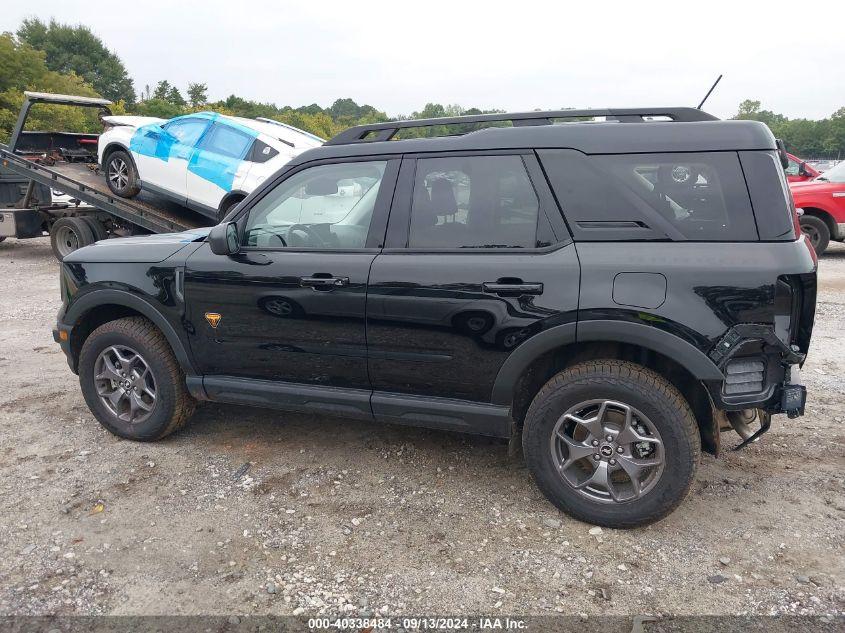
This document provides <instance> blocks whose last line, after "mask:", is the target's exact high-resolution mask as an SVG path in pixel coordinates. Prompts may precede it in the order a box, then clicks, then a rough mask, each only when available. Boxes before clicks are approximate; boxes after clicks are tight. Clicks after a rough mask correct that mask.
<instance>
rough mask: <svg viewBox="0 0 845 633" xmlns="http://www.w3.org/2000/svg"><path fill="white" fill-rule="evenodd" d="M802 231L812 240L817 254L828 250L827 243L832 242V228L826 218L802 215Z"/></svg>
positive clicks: (811, 242)
mask: <svg viewBox="0 0 845 633" xmlns="http://www.w3.org/2000/svg"><path fill="white" fill-rule="evenodd" d="M801 232H802V233H803V234H804V235H805V236H806V237H807V239H808V240H810V244H812V245H813V249H815V251H816V254H817V255H821V254H822V253H824V252H825V250H827V245H828V244H829V243H830V229H829V228H828V226H827V223H826V222H825V221H824V220H822V219H821V218H819V217H816V216H815V215H806V214H804V215H802V216H801Z"/></svg>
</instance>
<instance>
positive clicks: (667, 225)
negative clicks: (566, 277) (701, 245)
mask: <svg viewBox="0 0 845 633" xmlns="http://www.w3.org/2000/svg"><path fill="white" fill-rule="evenodd" d="M540 156H541V159H542V161H543V165H544V166H545V168H546V172H547V173H548V175H549V179H550V181H551V184H552V187H553V189H554V190H555V193H556V194H557V196H558V200H559V201H560V204H561V206H562V207H563V211H564V214H565V215H566V218H567V220H568V222H569V224H570V228H571V229H572V231H573V234H574V235H575V237H576V239H579V240H582V241H590V240H595V241H603V240H613V241H616V240H678V241H684V240H690V241H724V242H732V241H756V240H757V239H758V236H757V227H756V225H755V222H754V215H753V212H752V209H751V203H750V201H749V198H748V191H747V189H746V186H745V180H744V178H743V175H742V169H741V168H740V163H739V159H738V157H737V155H736V153H735V152H700V153H672V154H669V153H666V154H613V155H593V156H587V155H585V154H582V153H581V152H577V151H573V150H549V151H543V152H540Z"/></svg>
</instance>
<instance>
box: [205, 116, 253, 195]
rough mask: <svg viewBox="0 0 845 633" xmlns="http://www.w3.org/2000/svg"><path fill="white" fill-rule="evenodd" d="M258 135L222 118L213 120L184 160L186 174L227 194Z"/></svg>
mask: <svg viewBox="0 0 845 633" xmlns="http://www.w3.org/2000/svg"><path fill="white" fill-rule="evenodd" d="M257 136H258V132H256V131H255V130H251V129H249V128H248V127H246V126H243V125H238V124H237V123H235V122H233V121H230V120H228V119H224V120H222V121H215V122H214V123H213V125H212V127H211V129H210V130H208V132H207V133H206V135H205V137H204V138H203V140H202V142H201V143H200V144H199V147H198V148H197V150H196V151H195V152H194V153H193V154H192V155H191V159H190V160H189V161H188V171H190V172H191V173H193V174H196V175H197V176H199V177H200V178H203V179H205V180H208V181H209V182H212V183H214V184H215V185H217V186H218V187H220V188H221V189H223V190H224V191H231V190H232V185H233V183H234V180H235V174H236V173H237V171H238V168H239V167H240V165H241V163H242V162H243V160H244V158H245V157H246V154H247V152H249V150H250V148H251V147H252V143H253V141H254V140H255V138H256V137H257Z"/></svg>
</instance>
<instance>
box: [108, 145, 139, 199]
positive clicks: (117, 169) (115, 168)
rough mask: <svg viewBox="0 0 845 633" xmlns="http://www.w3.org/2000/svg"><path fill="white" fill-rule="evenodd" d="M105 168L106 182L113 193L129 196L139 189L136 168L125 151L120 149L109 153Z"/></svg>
mask: <svg viewBox="0 0 845 633" xmlns="http://www.w3.org/2000/svg"><path fill="white" fill-rule="evenodd" d="M105 169H106V183H108V186H109V189H111V191H112V193H114V194H115V195H118V196H120V197H121V198H131V197H133V196H137V195H138V192H139V191H141V187H140V186H139V185H138V180H139V179H138V170H137V169H135V163H134V162H133V161H132V157H131V156H129V154H128V153H127V152H125V151H123V150H122V149H121V150H116V151H114V152H112V153H111V154H109V156H108V158H107V159H106V164H105Z"/></svg>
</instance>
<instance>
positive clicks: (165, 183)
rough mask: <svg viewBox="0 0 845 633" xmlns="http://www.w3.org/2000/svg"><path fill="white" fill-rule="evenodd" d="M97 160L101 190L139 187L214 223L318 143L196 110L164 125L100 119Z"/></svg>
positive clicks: (292, 131)
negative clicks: (101, 175) (101, 174)
mask: <svg viewBox="0 0 845 633" xmlns="http://www.w3.org/2000/svg"><path fill="white" fill-rule="evenodd" d="M103 122H104V123H105V125H106V126H107V127H106V131H105V132H103V134H102V135H100V140H99V143H98V146H97V159H98V161H99V163H100V168H101V169H102V171H103V172H104V173H105V176H106V180H107V182H108V185H109V189H111V190H112V192H114V193H115V194H116V195H118V196H121V197H123V198H131V197H132V196H135V195H137V194H138V192H140V191H141V190H142V189H143V190H145V191H149V192H151V193H154V194H158V195H160V196H164V197H166V198H168V199H171V200H174V201H176V202H179V203H180V204H183V205H185V206H187V207H189V208H191V209H193V210H195V211H198V212H200V213H202V214H203V215H207V216H209V217H211V218H213V219H215V220H219V219H222V218H223V217H224V216H225V215H226V213H227V212H228V211H229V210H230V209H231V208H232V207H233V206H234V205H236V204H237V203H238V202H240V201H241V200H243V199H244V198H245V197H246V196H247V195H248V194H249V193H251V192H252V191H253V190H254V189H255V188H256V187H257V186H258V185H259V184H261V183H262V182H263V181H264V180H265V179H266V178H267V177H268V176H271V175H272V174H274V173H275V172H276V171H278V170H279V168H280V167H282V166H283V165H284V164H285V163H287V162H288V161H289V160H290V159H291V158H293V157H294V156H297V155H298V154H301V153H302V152H304V151H305V150H307V149H311V148H312V147H317V146H319V145H322V143H323V139H321V138H320V137H318V136H314V135H313V134H309V133H308V132H304V131H302V130H300V129H297V128H295V127H292V126H290V125H285V124H284V123H279V122H278V121H273V120H271V119H244V118H240V117H233V116H226V115H223V114H217V113H214V112H196V113H194V114H187V115H185V116H179V117H176V118H174V119H170V120H165V119H157V118H153V117H139V116H106V117H103Z"/></svg>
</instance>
